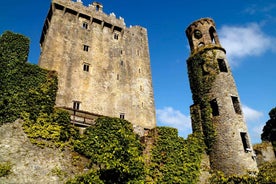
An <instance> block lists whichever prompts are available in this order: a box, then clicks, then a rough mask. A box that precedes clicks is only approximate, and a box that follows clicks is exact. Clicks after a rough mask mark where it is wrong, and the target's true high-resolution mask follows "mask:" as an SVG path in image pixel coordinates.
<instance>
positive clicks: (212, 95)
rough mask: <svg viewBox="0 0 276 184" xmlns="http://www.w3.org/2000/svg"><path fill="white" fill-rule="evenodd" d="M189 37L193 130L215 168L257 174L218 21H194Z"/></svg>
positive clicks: (237, 172) (188, 62) (188, 61)
mask: <svg viewBox="0 0 276 184" xmlns="http://www.w3.org/2000/svg"><path fill="white" fill-rule="evenodd" d="M186 36H187V38H188V41H189V45H190V50H191V55H190V57H189V58H188V59H187V67H188V75H189V81H190V88H191V92H192V95H193V102H194V104H193V105H192V106H191V107H190V110H191V118H192V127H193V132H201V133H202V134H203V136H204V140H205V144H206V146H207V148H208V154H209V157H210V164H211V168H212V169H214V170H219V171H222V172H224V173H225V174H226V175H232V174H236V175H244V174H246V173H247V172H250V171H257V170H258V169H257V163H256V161H255V157H254V153H253V151H252V146H251V143H250V139H249V135H248V131H247V127H246V123H245V121H244V117H243V113H242V109H241V105H240V99H239V95H238V92H237V88H236V85H235V81H234V79H233V76H232V73H231V70H230V66H229V64H228V62H227V59H226V51H225V49H224V48H222V47H221V45H220V42H219V38H218V35H217V32H216V27H215V23H214V21H213V20H212V19H210V18H202V19H199V20H197V21H195V22H193V23H192V24H191V25H189V26H188V28H187V29H186Z"/></svg>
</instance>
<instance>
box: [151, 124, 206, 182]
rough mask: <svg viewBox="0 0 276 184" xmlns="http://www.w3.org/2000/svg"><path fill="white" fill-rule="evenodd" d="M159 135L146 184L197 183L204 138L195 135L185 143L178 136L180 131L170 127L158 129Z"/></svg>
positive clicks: (152, 153) (152, 154)
mask: <svg viewBox="0 0 276 184" xmlns="http://www.w3.org/2000/svg"><path fill="white" fill-rule="evenodd" d="M157 132H158V136H157V139H156V141H155V143H154V146H153V149H152V152H151V163H150V165H149V169H148V173H147V175H148V178H147V181H148V182H149V183H156V184H157V183H168V184H169V183H179V184H182V183H187V184H188V183H189V184H192V183H197V181H198V177H199V174H200V171H199V169H200V163H201V157H202V154H203V152H204V142H203V140H202V139H201V136H200V135H198V134H192V135H190V136H189V137H188V139H187V140H184V139H183V138H182V137H179V136H178V132H177V129H174V128H169V127H158V128H157Z"/></svg>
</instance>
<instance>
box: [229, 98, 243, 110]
mask: <svg viewBox="0 0 276 184" xmlns="http://www.w3.org/2000/svg"><path fill="white" fill-rule="evenodd" d="M231 98H232V103H233V106H234V109H235V112H236V113H237V114H241V113H242V112H241V107H240V102H239V99H238V97H236V96H231Z"/></svg>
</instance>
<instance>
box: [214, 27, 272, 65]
mask: <svg viewBox="0 0 276 184" xmlns="http://www.w3.org/2000/svg"><path fill="white" fill-rule="evenodd" d="M219 35H220V41H221V45H222V46H223V47H224V48H225V49H226V52H227V57H228V58H229V62H230V63H231V64H232V65H238V63H237V62H238V61H240V60H238V59H240V58H244V57H248V56H258V55H261V54H263V53H265V52H266V51H267V50H271V49H272V50H273V49H274V46H273V40H275V38H273V37H269V36H267V35H266V34H265V33H264V32H263V31H262V30H261V27H260V26H259V25H258V24H257V23H251V24H248V25H245V26H228V25H225V26H223V27H222V28H221V29H220V30H219ZM236 59H237V60H236Z"/></svg>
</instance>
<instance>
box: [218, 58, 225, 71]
mask: <svg viewBox="0 0 276 184" xmlns="http://www.w3.org/2000/svg"><path fill="white" fill-rule="evenodd" d="M217 60H218V65H219V70H220V71H221V72H228V70H227V66H226V63H225V60H224V59H217Z"/></svg>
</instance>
